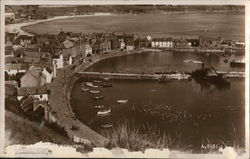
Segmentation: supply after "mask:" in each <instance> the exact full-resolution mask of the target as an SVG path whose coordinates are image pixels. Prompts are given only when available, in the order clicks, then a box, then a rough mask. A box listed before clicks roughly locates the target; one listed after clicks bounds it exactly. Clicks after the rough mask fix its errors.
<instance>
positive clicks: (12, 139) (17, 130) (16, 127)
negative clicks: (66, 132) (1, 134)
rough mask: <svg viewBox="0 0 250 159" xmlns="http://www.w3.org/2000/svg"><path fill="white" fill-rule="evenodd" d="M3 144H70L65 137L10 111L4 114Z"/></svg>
mask: <svg viewBox="0 0 250 159" xmlns="http://www.w3.org/2000/svg"><path fill="white" fill-rule="evenodd" d="M5 139H6V140H5V144H6V146H8V145H11V144H34V143H37V142H40V141H43V142H52V143H57V144H70V143H71V142H70V141H69V139H68V138H67V137H65V136H62V135H59V134H58V133H57V132H55V131H54V130H51V129H50V128H48V127H47V126H40V127H39V123H36V122H33V121H30V120H28V119H25V118H23V117H21V116H19V115H17V114H15V113H12V112H10V111H6V112H5Z"/></svg>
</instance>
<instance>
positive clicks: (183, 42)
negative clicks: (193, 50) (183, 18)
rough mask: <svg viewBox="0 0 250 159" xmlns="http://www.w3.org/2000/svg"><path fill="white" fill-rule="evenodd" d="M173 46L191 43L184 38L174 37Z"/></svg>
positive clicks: (184, 45) (188, 45) (187, 45)
mask: <svg viewBox="0 0 250 159" xmlns="http://www.w3.org/2000/svg"><path fill="white" fill-rule="evenodd" d="M174 46H175V47H191V46H192V43H191V42H189V41H188V40H186V39H184V38H181V39H174Z"/></svg>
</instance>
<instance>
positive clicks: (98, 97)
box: [94, 96, 104, 100]
mask: <svg viewBox="0 0 250 159" xmlns="http://www.w3.org/2000/svg"><path fill="white" fill-rule="evenodd" d="M103 98H104V97H103V96H96V97H94V99H95V100H100V99H103Z"/></svg>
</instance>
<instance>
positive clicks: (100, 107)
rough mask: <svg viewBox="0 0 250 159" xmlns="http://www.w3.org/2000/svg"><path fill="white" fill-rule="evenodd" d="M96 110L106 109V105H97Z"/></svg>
mask: <svg viewBox="0 0 250 159" xmlns="http://www.w3.org/2000/svg"><path fill="white" fill-rule="evenodd" d="M94 108H95V109H102V108H104V105H95V106H94Z"/></svg>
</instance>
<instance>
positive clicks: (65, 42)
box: [62, 40, 74, 49]
mask: <svg viewBox="0 0 250 159" xmlns="http://www.w3.org/2000/svg"><path fill="white" fill-rule="evenodd" d="M62 47H63V48H65V49H68V48H71V47H74V44H73V42H71V41H69V40H65V41H64V42H63V43H62Z"/></svg>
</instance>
